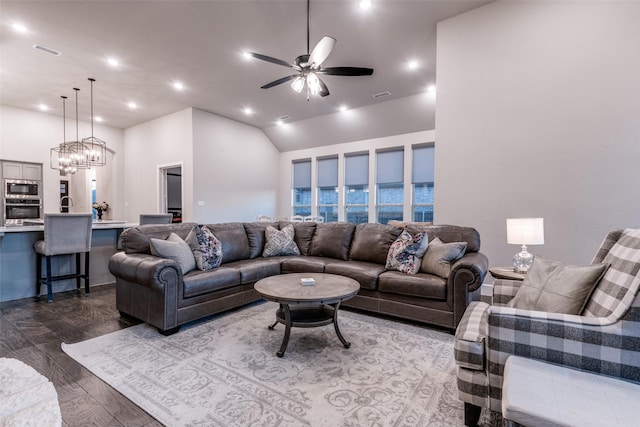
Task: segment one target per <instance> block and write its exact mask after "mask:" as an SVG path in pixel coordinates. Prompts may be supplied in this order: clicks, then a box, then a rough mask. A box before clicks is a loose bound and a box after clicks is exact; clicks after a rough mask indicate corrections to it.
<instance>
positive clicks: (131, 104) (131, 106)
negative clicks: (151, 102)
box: [127, 102, 138, 110]
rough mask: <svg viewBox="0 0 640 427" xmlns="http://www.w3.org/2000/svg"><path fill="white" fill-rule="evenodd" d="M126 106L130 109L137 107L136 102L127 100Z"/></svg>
mask: <svg viewBox="0 0 640 427" xmlns="http://www.w3.org/2000/svg"><path fill="white" fill-rule="evenodd" d="M127 107H129V108H131V109H132V110H133V109H135V108H138V104H136V103H135V102H129V103H128V104H127Z"/></svg>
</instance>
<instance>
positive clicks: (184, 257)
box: [149, 233, 196, 274]
mask: <svg viewBox="0 0 640 427" xmlns="http://www.w3.org/2000/svg"><path fill="white" fill-rule="evenodd" d="M149 248H150V249H151V255H155V256H157V257H160V258H167V259H172V260H174V261H175V262H177V263H178V264H179V265H180V269H181V270H182V274H187V273H188V272H190V271H191V270H195V268H196V262H195V260H194V259H193V253H191V248H190V247H189V245H188V244H187V243H186V242H185V241H184V240H182V238H181V237H180V236H178V235H177V234H176V233H171V234H170V235H169V237H168V238H167V240H162V239H154V238H151V239H149Z"/></svg>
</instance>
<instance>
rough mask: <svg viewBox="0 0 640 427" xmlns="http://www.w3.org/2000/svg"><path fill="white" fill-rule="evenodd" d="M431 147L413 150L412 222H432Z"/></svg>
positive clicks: (432, 156) (432, 155)
mask: <svg viewBox="0 0 640 427" xmlns="http://www.w3.org/2000/svg"><path fill="white" fill-rule="evenodd" d="M433 158H434V148H433V146H431V147H428V146H426V147H425V146H422V147H414V149H413V203H412V217H413V221H418V222H433V164H434V160H433Z"/></svg>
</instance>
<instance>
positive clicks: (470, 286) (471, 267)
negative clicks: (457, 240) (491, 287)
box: [447, 252, 489, 327]
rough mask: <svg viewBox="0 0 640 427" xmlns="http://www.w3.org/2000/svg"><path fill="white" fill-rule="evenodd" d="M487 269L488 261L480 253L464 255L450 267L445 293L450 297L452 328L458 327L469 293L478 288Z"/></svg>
mask: <svg viewBox="0 0 640 427" xmlns="http://www.w3.org/2000/svg"><path fill="white" fill-rule="evenodd" d="M488 269H489V260H488V259H487V257H486V255H484V254H482V253H480V252H470V253H467V254H465V255H464V256H463V257H462V258H460V259H459V260H458V261H456V262H455V263H453V265H452V266H451V273H450V274H449V279H448V280H447V292H450V293H451V295H452V297H453V298H452V301H451V304H452V305H453V307H452V308H453V321H454V323H453V324H454V327H457V326H458V323H459V322H460V319H462V315H463V314H464V311H465V309H466V308H467V302H468V296H469V293H470V292H473V291H475V290H476V289H478V288H480V286H481V285H482V282H483V281H484V277H485V276H486V275H487V271H488Z"/></svg>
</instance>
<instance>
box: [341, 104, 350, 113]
mask: <svg viewBox="0 0 640 427" xmlns="http://www.w3.org/2000/svg"><path fill="white" fill-rule="evenodd" d="M348 109H349V108H348V107H347V106H346V105H341V106H340V108H339V110H340V111H341V112H344V111H347V110H348Z"/></svg>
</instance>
